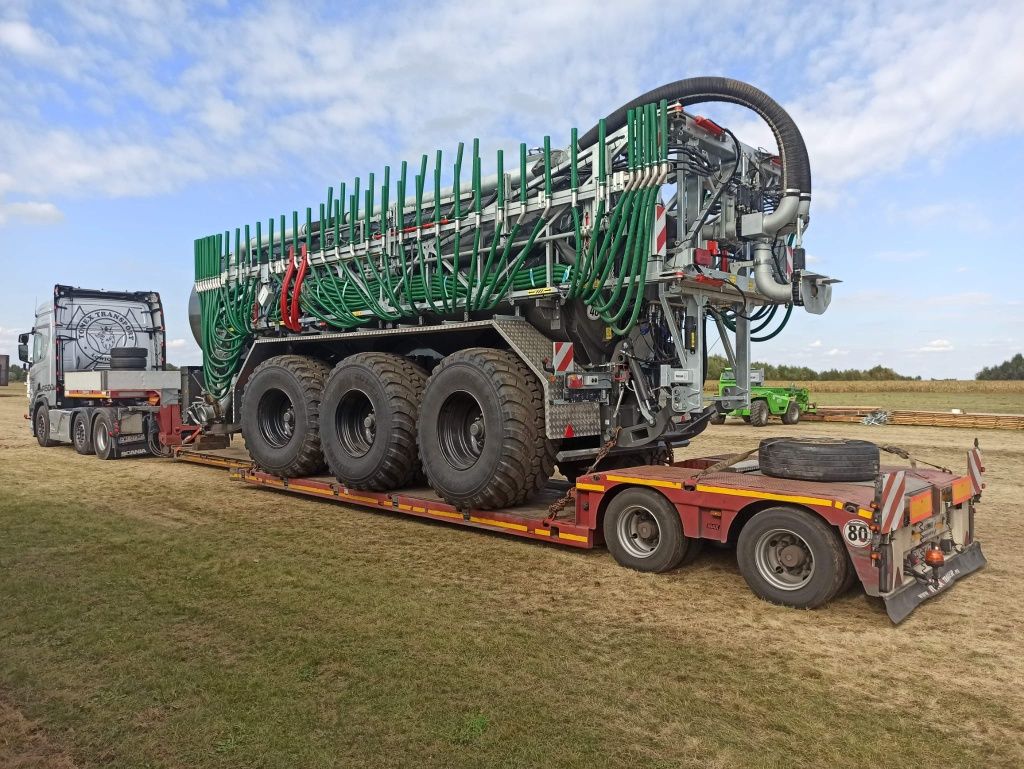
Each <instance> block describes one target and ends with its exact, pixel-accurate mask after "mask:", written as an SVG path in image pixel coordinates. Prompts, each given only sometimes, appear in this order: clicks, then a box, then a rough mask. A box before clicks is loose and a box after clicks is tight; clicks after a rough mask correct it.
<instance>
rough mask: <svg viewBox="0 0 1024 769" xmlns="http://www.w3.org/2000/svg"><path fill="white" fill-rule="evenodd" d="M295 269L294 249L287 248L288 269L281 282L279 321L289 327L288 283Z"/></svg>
mask: <svg viewBox="0 0 1024 769" xmlns="http://www.w3.org/2000/svg"><path fill="white" fill-rule="evenodd" d="M294 271H295V249H293V248H289V249H288V269H286V270H285V272H284V283H282V284H281V323H283V324H284V325H285V327H286V328H291V327H292V325H291V317H290V316H289V314H288V284H289V283H291V282H292V274H293V272H294Z"/></svg>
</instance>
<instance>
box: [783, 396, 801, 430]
mask: <svg viewBox="0 0 1024 769" xmlns="http://www.w3.org/2000/svg"><path fill="white" fill-rule="evenodd" d="M799 421H800V404H799V403H797V402H796V401H790V402H789V405H788V406H787V407H786V413H785V414H783V415H782V424H784V425H795V424H796V423H797V422H799Z"/></svg>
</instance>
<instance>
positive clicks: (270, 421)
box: [242, 355, 330, 478]
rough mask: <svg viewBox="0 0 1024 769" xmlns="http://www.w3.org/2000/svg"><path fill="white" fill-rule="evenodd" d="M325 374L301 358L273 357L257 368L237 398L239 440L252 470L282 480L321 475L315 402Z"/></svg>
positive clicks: (321, 365) (317, 364)
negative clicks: (255, 467)
mask: <svg viewBox="0 0 1024 769" xmlns="http://www.w3.org/2000/svg"><path fill="white" fill-rule="evenodd" d="M329 372H330V367H329V366H328V365H327V364H326V363H322V362H320V361H318V360H316V359H315V358H309V357H307V356H305V355H278V356H276V357H274V358H270V359H268V360H265V361H263V363H261V364H260V365H258V366H257V367H256V369H255V370H254V371H253V373H252V376H251V377H250V378H249V381H248V383H246V385H245V392H244V394H243V396H242V436H243V437H244V438H245V447H246V448H247V449H248V450H249V455H250V456H251V457H252V460H253V462H254V463H255V464H256V466H257V467H259V468H262V469H263V470H266V471H267V472H269V473H273V474H275V475H279V476H282V477H284V478H296V477H300V476H303V475H315V474H317V473H319V472H321V471H322V470H323V469H324V467H325V465H324V457H323V452H322V451H321V448H320V399H321V398H322V396H323V391H324V384H325V382H326V380H327V375H328V373H329Z"/></svg>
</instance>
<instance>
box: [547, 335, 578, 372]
mask: <svg viewBox="0 0 1024 769" xmlns="http://www.w3.org/2000/svg"><path fill="white" fill-rule="evenodd" d="M551 345H552V348H553V350H554V352H553V354H552V356H551V364H552V365H553V366H554V369H555V372H556V373H559V374H563V373H565V372H566V371H572V370H573V362H574V360H575V353H574V352H573V348H572V342H552V343H551Z"/></svg>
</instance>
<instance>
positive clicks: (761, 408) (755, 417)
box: [750, 398, 771, 427]
mask: <svg viewBox="0 0 1024 769" xmlns="http://www.w3.org/2000/svg"><path fill="white" fill-rule="evenodd" d="M770 414H771V412H770V411H769V410H768V401H766V400H763V399H760V398H758V399H757V400H756V401H751V402H750V425H751V426H752V427H764V426H765V425H766V424H768V416H769V415H770Z"/></svg>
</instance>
